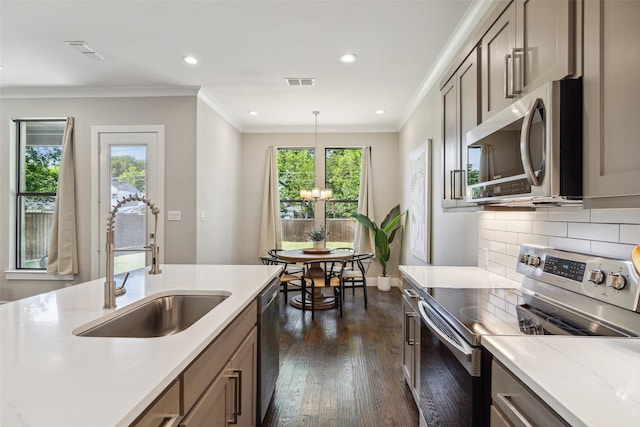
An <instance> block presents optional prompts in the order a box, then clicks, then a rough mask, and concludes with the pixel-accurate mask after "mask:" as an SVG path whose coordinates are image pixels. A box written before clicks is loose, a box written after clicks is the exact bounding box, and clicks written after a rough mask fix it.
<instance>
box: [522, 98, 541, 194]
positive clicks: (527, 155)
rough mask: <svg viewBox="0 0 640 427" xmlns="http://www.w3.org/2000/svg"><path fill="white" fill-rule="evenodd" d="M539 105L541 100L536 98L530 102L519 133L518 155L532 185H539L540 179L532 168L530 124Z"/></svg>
mask: <svg viewBox="0 0 640 427" xmlns="http://www.w3.org/2000/svg"><path fill="white" fill-rule="evenodd" d="M539 107H542V100H541V99H540V98H536V99H534V100H533V102H532V103H531V107H529V110H528V111H527V114H526V115H525V116H524V123H523V124H522V133H521V134H520V155H521V156H522V166H523V167H524V173H525V175H526V176H527V181H529V184H531V185H533V186H538V185H540V180H539V179H538V176H537V175H536V173H535V171H534V170H533V164H532V163H531V151H530V149H531V141H530V139H531V124H532V123H533V117H534V116H535V113H536V111H537V110H538V108H539Z"/></svg>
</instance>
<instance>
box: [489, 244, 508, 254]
mask: <svg viewBox="0 0 640 427" xmlns="http://www.w3.org/2000/svg"><path fill="white" fill-rule="evenodd" d="M487 248H488V249H489V250H490V251H493V252H498V253H504V252H505V250H506V246H505V244H504V243H502V242H489V245H488V247H487Z"/></svg>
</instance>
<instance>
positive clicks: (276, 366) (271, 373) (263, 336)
mask: <svg viewBox="0 0 640 427" xmlns="http://www.w3.org/2000/svg"><path fill="white" fill-rule="evenodd" d="M279 289H280V281H279V280H278V279H276V280H274V281H273V282H272V283H271V284H270V285H269V286H267V287H266V288H265V289H264V290H263V291H262V293H261V294H260V295H258V399H257V402H258V408H257V411H256V416H257V425H262V420H263V419H264V416H265V414H266V413H267V409H268V408H269V403H270V402H271V398H272V397H273V392H274V390H275V388H276V381H277V380H278V373H279V371H280V304H279V302H278V291H279Z"/></svg>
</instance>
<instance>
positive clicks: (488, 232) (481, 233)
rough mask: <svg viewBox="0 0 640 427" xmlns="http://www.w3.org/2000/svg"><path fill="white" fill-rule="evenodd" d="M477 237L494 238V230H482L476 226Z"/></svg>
mask: <svg viewBox="0 0 640 427" xmlns="http://www.w3.org/2000/svg"><path fill="white" fill-rule="evenodd" d="M478 239H484V240H496V232H495V230H483V229H481V228H478Z"/></svg>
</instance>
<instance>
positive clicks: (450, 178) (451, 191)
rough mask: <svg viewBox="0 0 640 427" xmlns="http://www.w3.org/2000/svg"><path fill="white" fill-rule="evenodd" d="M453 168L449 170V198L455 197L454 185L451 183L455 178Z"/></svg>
mask: <svg viewBox="0 0 640 427" xmlns="http://www.w3.org/2000/svg"><path fill="white" fill-rule="evenodd" d="M455 172H456V171H455V170H452V171H449V194H450V195H451V200H454V199H455V198H456V195H455V192H456V190H455V185H454V184H453V180H454V179H455Z"/></svg>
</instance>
